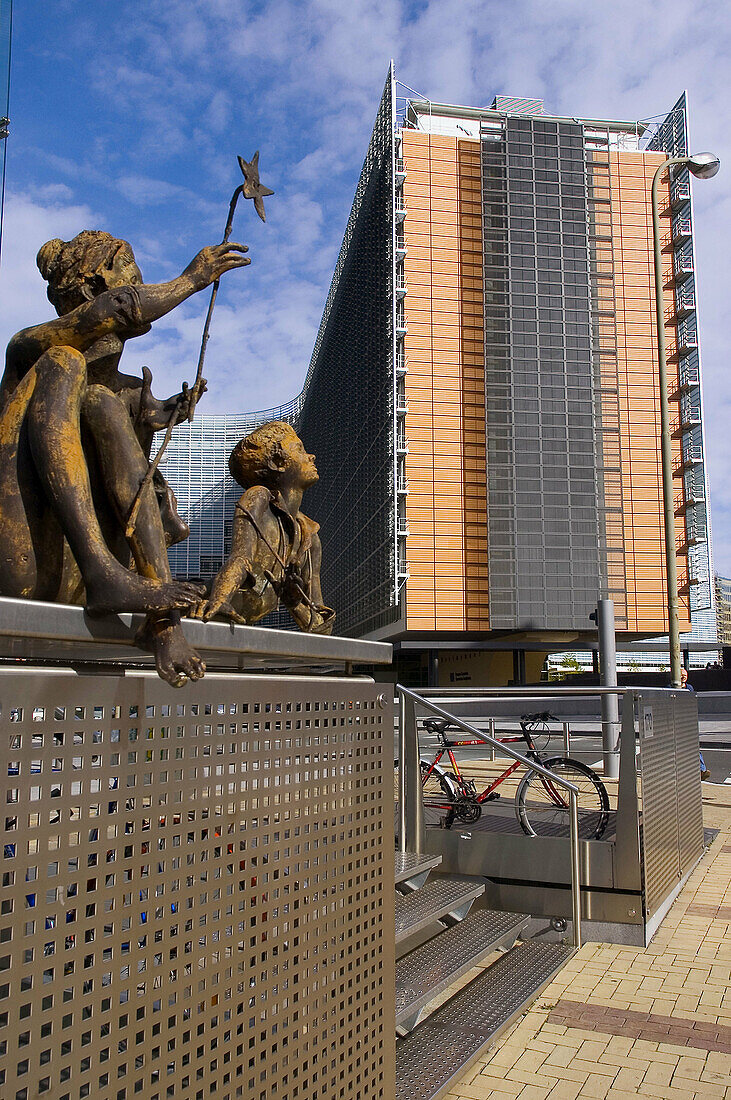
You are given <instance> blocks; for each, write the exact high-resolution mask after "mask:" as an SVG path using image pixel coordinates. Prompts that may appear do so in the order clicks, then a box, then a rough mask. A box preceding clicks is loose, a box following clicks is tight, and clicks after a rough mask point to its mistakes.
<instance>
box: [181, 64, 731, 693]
mask: <svg viewBox="0 0 731 1100" xmlns="http://www.w3.org/2000/svg"><path fill="white" fill-rule="evenodd" d="M398 92H399V86H398V85H397V83H396V81H395V78H394V74H393V69H391V71H390V73H389V76H388V79H387V82H386V86H385V89H384V93H383V97H382V99H381V103H380V106H379V109H378V113H377V117H376V124H375V127H374V130H373V134H372V136H371V140H370V144H369V147H368V152H367V155H366V159H365V163H364V165H363V170H362V173H361V176H360V180H359V183H358V187H357V190H356V195H355V199H354V202H353V207H352V210H351V214H350V219H349V221H348V225H347V228H346V232H345V237H344V240H343V244H342V247H341V251H340V255H339V258H338V262H337V266H336V269H335V273H334V276H333V280H332V285H331V288H330V292H329V295H328V298H327V303H326V306H325V311H324V314H323V318H322V322H321V324H320V329H319V333H318V337H317V341H316V345H315V349H314V352H313V356H312V361H311V364H310V370H309V374H308V377H307V381H306V384H305V387H304V390H303V392H302V394H301V395H300V397H299V398H298V399H297V401H296V402H294V403H293V404H292V405H291V406H289V407H288V409H287V410H285V412H286V413H287V414H288V415H291V417H292V419H293V421H294V423H295V425H296V427H297V428H298V430H299V432H300V434H301V435H302V437H303V439H304V441H305V443H306V446H307V447H308V448H309V449H311V450H313V451H314V452H315V453H316V455H317V457H318V464H319V466H320V468H321V470H322V472H323V475H324V476H323V477H322V480H321V482H320V484H319V485H318V486H315V487H313V489H311V490H310V491H309V492H308V509H307V510H308V512H309V513H310V514H312V515H313V516H315V518H316V519H317V520H318V521H319V522H320V524H321V525H322V537H323V591H324V592H326V593H327V599H328V602H330V603H331V604H332V605H333V606H334V607H335V608H336V610H337V613H338V630H339V631H341V632H343V633H346V634H353V635H360V636H363V635H370V636H376V637H381V638H388V639H390V640H392V641H394V642H395V644H396V651H397V653H400V654H401V657H402V659H403V660H405V659H406V656H407V655H408V654H409V653H412V654H413V655H415V654H417V653H418V654H420V660H422V661H423V663H424V664H426V657H425V653H426V651H429V652H430V653H431V655H432V661H431V664H432V669H433V668H434V665H435V662H434V660H433V658H434V657H436V655H437V654H440V655H441V658H442V661H443V670H444V669H449V670H450V671H452V672H453V675H454V674H455V673H456V672H457V671H459V669H462V670H463V673H462V675H460V676H459V679H462V678H463V677H464V675H466V674H467V673H465V672H464V669H466V668H467V666H468V665H469V667H470V668H471V669H472V670H474V671H475V672H476V673H477V674H478V675H479V677H480V678H481V679H483V682H484V679H485V677H487V678H491V679H493V680H494V681H495V682H499V681H500V678H509V677H511V676H512V675H513V667H514V666H515V673H516V674H517V675H522V674H523V671H524V669H525V661H526V655H527V660H528V667H529V673H530V672H536V671H537V668H538V667H540V663H542V661H543V657H544V655H545V652H546V651H547V650H549V649H554V650H555V649H557V648H564V647H567V646H569V645H575V644H581V643H582V641H584V642H587V643H589V642H590V641H592V640H593V639H594V638H595V633H594V627H593V626H592V623H591V622H590V620H589V615H590V613H591V612H592V611H593V609H594V607H595V606H596V601H597V599H598V598H599V597H609V598H612V599H613V600H614V603H615V614H616V622H617V630H618V637H619V640H620V641H631V640H634V639H643V638H648V637H651V636H658V635H662V634H663V633H664V632H666V631H667V612H666V608H667V595H666V587H665V584H666V581H665V564H664V562H665V556H664V541H663V509H662V495H661V464H660V454H659V392H658V381H657V350H656V349H657V334H656V322H655V300H654V277H653V258H652V256H653V248H652V217H651V200H650V186H651V182H652V177H653V175H654V172H655V170H656V168H657V167H658V165H660V164H661V163H662V162H663V160H664V159H665V158H666V156H667V154H672V155H675V154H678V153H681V154H683V153H686V152H687V151H688V139H687V105H686V101H685V96H682V97H681V98H680V99H679V100H678V102H677V103H676V104H675V106H674V107H673V108H672V110H671V111H670V112H669V114H668V115H667V118H665V119H664V120H663V121H662V122H661V123H660V124H659V125H654V126H651V125H649V124H647V123H642V122H637V121H629V122H627V121H616V120H599V119H583V120H582V119H576V118H563V117H557V116H553V115H550V114H549V113H547V112H546V110H545V109H544V106H543V104H542V103H541V102H540V101H538V100H527V99H515V98H512V97H505V96H497V97H496V98H495V100H494V102H493V103H492V105H491V106H490V107H489V108H471V107H464V106H451V105H445V104H436V103H432V102H429V101H428V100H419V99H415V98H413V96H412V97H410V98H400V97H399V95H398ZM661 194H662V198H663V203H662V205H663V209H662V211H661V219H662V227H663V228H662V232H663V235H664V241H663V243H664V251H663V256H664V262H665V268H666V270H665V280H664V284H665V325H666V336H667V340H668V347H669V370H670V375H671V378H672V383H671V387H670V389H671V392H670V398H671V401H672V406H671V408H672V409H673V410H674V424H673V447H674V455H675V478H676V486H675V501H676V524H677V538H676V542H677V546H676V549H677V554H678V565H679V575H680V601H681V608H680V612H681V630H685V631H688V630H690V628H691V625H693V626H694V627H696V628H697V630H696V633H697V636H699V637H701V638H704V639H705V635H706V634H707V635H708V639H707V640H708V643H709V647H710V648H713V647H714V646H715V618H714V611H713V593H712V585H711V581H710V578H711V576H712V571H711V567H710V550H709V539H708V534H709V525H708V518H707V504H706V502H707V491H706V477H705V466H704V447H703V417H702V396H701V375H700V361H699V351H698V328H697V323H696V298H695V288H694V283H693V278H694V257H693V240H692V229H693V225H692V207H691V192H690V182H689V178H688V174H687V172H686V171H684V170H681V171H679V172H678V171H676V172H674V173H673V175H672V178H671V179H670V180H669V181H667V182H665V183H663V185H662V186H661ZM281 412H282V410H273V414H274V415H277V416H278V415H280V414H281ZM168 471H169V472H168V476H172V477H173V484H174V487H175V488H176V490H177V484H176V482H175V478H174V473H173V471H171V470H170V466H168ZM691 618H692V622H691ZM521 653H522V656H520V657H519V658H518V659H517V660H514V657H515V655H516V654H521ZM531 653H532V654H533V655H534V656H533V658H531V657H530V654H531ZM456 654H459V655H460V658H459V662H457V661H456V656H455V655H456ZM533 666H534V667H533ZM448 678H449V677H448V676H447V679H448Z"/></svg>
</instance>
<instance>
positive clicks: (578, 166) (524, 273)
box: [482, 118, 601, 630]
mask: <svg viewBox="0 0 731 1100" xmlns="http://www.w3.org/2000/svg"><path fill="white" fill-rule="evenodd" d="M482 166H483V235H484V275H485V387H486V419H487V424H486V428H487V469H488V557H489V575H490V622H491V625H492V627H493V629H501V628H502V629H515V628H518V629H536V630H538V629H552V628H564V629H567V628H568V629H571V628H585V627H586V623H587V616H588V614H589V612H590V611H591V610H592V609H593V608H594V606H595V605H596V599H597V595H598V592H599V589H600V584H601V569H600V562H599V553H598V511H597V476H596V442H595V430H594V381H593V365H592V353H591V314H590V301H591V297H590V285H589V242H588V228H587V208H586V181H585V165H584V142H583V130H582V127H581V126H580V125H578V124H573V123H563V122H554V121H548V120H537V119H531V118H508V119H506V122H505V127H504V131H503V138H502V141H499V142H498V141H496V140H495V139H494V136H492V135H490V136H488V135H484V137H483V141H482Z"/></svg>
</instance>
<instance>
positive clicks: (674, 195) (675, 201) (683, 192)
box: [670, 180, 690, 206]
mask: <svg viewBox="0 0 731 1100" xmlns="http://www.w3.org/2000/svg"><path fill="white" fill-rule="evenodd" d="M689 200H690V184H689V183H688V181H687V180H678V181H677V183H674V184H673V186H672V187H671V189H670V205H671V206H680V205H681V204H682V203H684V202H688V201H689Z"/></svg>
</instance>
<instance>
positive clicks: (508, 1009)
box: [396, 940, 574, 1100]
mask: <svg viewBox="0 0 731 1100" xmlns="http://www.w3.org/2000/svg"><path fill="white" fill-rule="evenodd" d="M573 953H574V948H573V947H565V946H564V945H563V944H560V943H537V942H536V941H534V940H529V941H527V942H526V943H521V944H518V945H517V947H514V948H513V950H512V951H510V952H508V953H507V954H506V955H504V956H503V957H502V958H501V959H498V960H497V962H495V963H494V964H493V965H492V966H491V967H490V968H489V969H488V970H486V971H485V972H484V974H481V975H480V977H478V978H476V979H475V981H474V982H472V983H471V984H470V985H468V986H466V987H465V989H463V990H462V991H461V992H460V993H458V994H457V995H456V996H455V997H453V998H452V999H451V1000H450V1001H447V1002H446V1004H444V1005H443V1006H442V1007H441V1008H439V1009H437V1011H436V1012H435V1013H434V1014H433V1015H432V1016H430V1017H429V1018H428V1019H427V1020H426V1021H425V1022H424V1023H423V1024H421V1025H420V1026H419V1027H418V1028H417V1029H416V1030H415V1031H414V1032H412V1033H411V1034H410V1035H409V1036H407V1038H405V1039H402V1040H401V1041H400V1042H399V1043H398V1044H397V1046H396V1100H436V1098H437V1097H439V1096H441V1095H442V1094H443V1093H444V1092H445V1091H446V1090H447V1089H448V1088H449V1087H450V1086H451V1085H452V1084H454V1081H455V1078H456V1077H457V1076H458V1075H460V1074H461V1073H463V1072H464V1070H465V1069H466V1068H467V1066H469V1065H470V1064H471V1062H473V1061H474V1059H475V1058H477V1056H478V1055H479V1054H480V1052H481V1051H482V1050H483V1049H484V1048H485V1047H486V1046H488V1045H489V1044H490V1043H491V1042H493V1041H494V1040H495V1039H496V1038H497V1037H498V1035H499V1034H500V1033H501V1031H502V1030H503V1029H504V1028H505V1027H506V1026H507V1025H508V1024H509V1023H510V1022H511V1021H512V1020H513V1019H514V1018H515V1017H516V1016H517V1015H518V1014H519V1013H520V1012H521V1011H522V1010H523V1009H524V1008H525V1007H527V1005H529V1004H530V1003H531V1001H532V1000H534V999H535V997H536V996H537V995H538V993H539V992H540V990H541V989H542V988H543V987H544V986H545V985H546V984H547V983H548V982H549V981H550V979H551V978H552V977H553V975H554V974H555V973H556V972H557V971H558V970H559V969H560V968H561V967H562V966H563V964H564V963H565V962H566V961H567V960H568V959H569V958H570V957H571V955H572V954H573Z"/></svg>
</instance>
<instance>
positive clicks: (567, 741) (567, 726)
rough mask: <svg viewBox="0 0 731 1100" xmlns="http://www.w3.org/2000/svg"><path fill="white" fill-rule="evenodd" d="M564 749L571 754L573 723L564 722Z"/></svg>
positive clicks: (567, 753) (568, 754)
mask: <svg viewBox="0 0 731 1100" xmlns="http://www.w3.org/2000/svg"><path fill="white" fill-rule="evenodd" d="M563 751H564V752H565V753H566V755H567V756H571V723H570V722H564V723H563Z"/></svg>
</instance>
